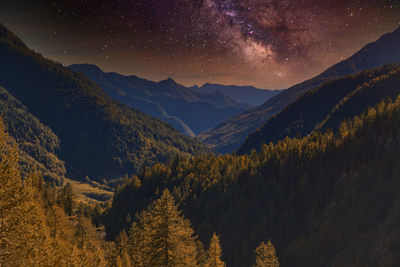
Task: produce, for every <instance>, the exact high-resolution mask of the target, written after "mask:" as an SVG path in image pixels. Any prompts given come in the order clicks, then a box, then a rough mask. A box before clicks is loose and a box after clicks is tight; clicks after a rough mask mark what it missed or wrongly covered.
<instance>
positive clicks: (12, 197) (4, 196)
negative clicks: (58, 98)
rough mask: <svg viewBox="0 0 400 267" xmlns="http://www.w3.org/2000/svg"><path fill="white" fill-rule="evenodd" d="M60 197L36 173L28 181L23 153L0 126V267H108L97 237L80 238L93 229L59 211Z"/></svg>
mask: <svg viewBox="0 0 400 267" xmlns="http://www.w3.org/2000/svg"><path fill="white" fill-rule="evenodd" d="M57 191H58V189H57V188H56V187H52V186H49V185H48V184H47V185H44V182H43V178H42V176H41V175H40V174H38V173H37V172H36V171H35V170H33V171H31V173H30V174H29V176H28V177H27V178H25V179H24V180H23V179H22V177H21V174H20V172H19V162H18V149H17V148H16V147H15V146H14V145H12V140H11V138H9V137H8V136H7V134H6V133H5V130H4V124H3V123H2V121H1V120H0V266H106V262H105V259H104V255H103V250H102V249H101V248H100V246H101V245H99V244H96V242H98V241H97V240H96V238H94V237H93V236H94V235H92V237H90V238H89V237H88V238H86V240H79V238H75V237H74V231H75V229H74V228H77V229H78V228H79V230H81V231H90V230H92V226H91V225H86V226H84V225H83V223H78V224H75V222H74V220H75V215H74V216H67V215H66V214H65V213H64V210H63V208H62V207H60V206H57V205H56V200H55V199H56V195H57ZM58 193H59V194H60V195H62V189H61V190H60V191H58ZM71 212H72V211H71ZM86 220H87V219H86ZM81 221H82V222H83V221H84V219H83V218H81ZM86 236H88V235H86Z"/></svg>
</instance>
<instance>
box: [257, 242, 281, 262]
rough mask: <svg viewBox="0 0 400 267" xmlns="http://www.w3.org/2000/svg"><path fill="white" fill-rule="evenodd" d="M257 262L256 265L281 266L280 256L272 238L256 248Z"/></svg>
mask: <svg viewBox="0 0 400 267" xmlns="http://www.w3.org/2000/svg"><path fill="white" fill-rule="evenodd" d="M255 253H256V264H255V265H254V267H279V261H278V257H277V256H276V251H275V247H274V245H272V243H271V240H268V243H267V244H265V243H264V242H262V243H261V244H260V245H259V246H258V247H257V248H256V250H255Z"/></svg>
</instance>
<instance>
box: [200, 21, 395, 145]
mask: <svg viewBox="0 0 400 267" xmlns="http://www.w3.org/2000/svg"><path fill="white" fill-rule="evenodd" d="M399 43H400V28H398V29H397V30H395V31H394V32H392V33H388V34H385V35H383V36H382V37H380V38H379V39H378V40H377V41H375V42H373V43H370V44H368V45H366V46H365V47H363V48H362V49H361V50H360V51H358V52H357V53H355V54H354V55H352V56H351V57H349V58H348V59H346V60H343V61H341V62H339V63H337V64H336V65H334V66H332V67H330V68H329V69H327V70H326V71H324V72H322V73H321V74H319V75H318V76H316V77H314V78H312V79H310V80H306V81H304V82H302V83H300V84H297V85H295V86H292V87H290V88H289V89H287V90H285V91H283V92H282V93H280V94H278V95H276V96H274V97H272V98H270V99H269V100H267V101H266V102H265V103H264V104H263V105H261V106H258V107H255V108H253V109H251V110H249V111H247V112H244V113H242V114H239V115H237V116H235V117H232V118H230V119H228V120H226V121H224V122H222V123H220V124H218V125H217V126H215V127H214V128H213V129H211V130H209V131H207V132H204V133H202V134H200V135H199V136H198V138H199V140H201V141H202V142H203V143H205V144H207V145H208V146H209V147H211V148H213V149H214V150H216V151H219V152H222V153H227V152H231V151H235V150H237V149H238V148H239V147H240V145H241V144H242V143H244V141H245V139H246V137H247V136H248V135H249V134H250V133H251V132H254V131H255V130H256V129H258V128H259V127H261V126H262V125H263V124H264V123H266V122H267V121H268V120H269V119H270V118H271V117H272V116H273V115H275V114H277V113H279V112H280V111H281V110H282V109H283V108H284V107H286V106H287V105H288V104H290V103H292V102H293V101H295V100H296V99H298V98H299V97H300V96H301V95H303V94H304V93H305V92H307V91H308V90H310V89H313V88H316V87H318V86H321V85H322V84H324V83H325V82H327V81H329V80H332V79H334V78H337V77H340V76H344V75H348V74H354V73H357V72H360V71H362V70H365V69H369V68H374V67H379V66H381V65H383V64H386V63H396V62H398V61H400V46H399V45H398V44H399Z"/></svg>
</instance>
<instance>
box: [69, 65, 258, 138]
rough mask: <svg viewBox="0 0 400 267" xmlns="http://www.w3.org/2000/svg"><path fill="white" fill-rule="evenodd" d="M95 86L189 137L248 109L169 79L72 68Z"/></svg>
mask: <svg viewBox="0 0 400 267" xmlns="http://www.w3.org/2000/svg"><path fill="white" fill-rule="evenodd" d="M70 68H71V69H73V70H75V71H79V72H81V73H83V74H85V75H86V76H88V77H89V78H90V79H92V80H93V81H95V82H96V83H98V84H99V85H100V86H101V87H102V88H103V89H104V91H105V92H106V93H107V94H108V95H109V96H111V97H112V98H114V99H116V100H118V101H121V102H123V103H125V104H127V105H129V106H131V107H134V108H137V109H139V110H141V111H143V112H144V113H146V114H149V115H151V116H155V117H157V118H159V119H162V120H164V121H167V122H169V123H171V124H172V125H173V126H174V127H175V128H176V129H178V130H179V131H181V132H182V133H184V134H186V135H188V136H195V135H196V134H198V133H200V132H203V131H206V130H208V129H211V128H212V127H213V126H215V125H216V124H218V123H219V122H221V121H223V120H226V119H227V118H230V117H232V116H234V115H237V114H239V113H242V112H243V111H245V110H247V109H249V108H250V106H248V105H246V104H243V103H239V102H237V101H235V100H233V99H232V98H230V97H229V96H227V95H225V94H222V93H220V92H196V91H192V90H189V89H188V88H186V87H184V86H183V85H180V84H178V83H176V82H175V81H174V80H173V79H171V78H169V79H167V80H163V81H160V82H153V81H149V80H145V79H141V78H139V77H137V76H124V75H120V74H118V73H112V72H111V73H104V72H103V71H102V70H101V69H100V68H98V67H97V66H95V65H89V64H80V65H71V66H70Z"/></svg>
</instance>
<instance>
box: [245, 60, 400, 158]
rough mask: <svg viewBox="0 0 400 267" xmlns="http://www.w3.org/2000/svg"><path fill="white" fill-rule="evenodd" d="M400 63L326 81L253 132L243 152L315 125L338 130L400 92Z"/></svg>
mask: <svg viewBox="0 0 400 267" xmlns="http://www.w3.org/2000/svg"><path fill="white" fill-rule="evenodd" d="M398 84H400V64H395V65H385V66H384V67H381V68H377V69H372V70H368V71H363V72H361V73H359V74H357V75H350V76H346V77H343V78H339V79H336V80H333V81H330V82H327V83H325V84H324V85H322V86H321V87H318V88H316V89H313V90H310V91H308V92H307V93H305V94H304V95H303V96H301V97H300V98H299V99H297V100H296V101H295V102H293V103H292V104H290V105H289V106H287V107H286V108H284V109H283V110H282V111H281V112H280V113H278V114H277V115H276V116H274V117H272V118H271V119H270V120H269V121H268V122H267V123H266V124H265V125H264V126H263V127H261V128H260V129H258V130H257V131H256V132H254V133H252V134H250V135H249V137H248V138H247V139H246V141H245V143H244V144H243V145H242V146H241V147H240V149H239V150H238V153H239V154H242V153H248V152H250V151H251V150H252V149H256V150H258V149H259V148H260V147H261V145H262V144H263V143H264V144H268V143H269V142H277V141H278V140H281V139H284V138H285V137H286V136H288V137H296V136H297V135H301V136H305V135H307V134H309V133H310V132H312V131H313V130H314V129H315V128H318V129H319V130H326V129H328V128H329V129H331V130H333V131H336V130H337V129H338V128H339V126H340V123H341V122H342V121H343V120H346V119H350V118H352V117H354V116H356V115H359V114H361V113H362V112H363V111H364V110H365V109H366V107H368V106H373V105H375V104H376V103H379V102H380V101H382V100H383V99H385V98H391V99H392V100H394V99H395V98H396V97H397V95H398V94H400V87H399V86H397V85H398Z"/></svg>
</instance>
